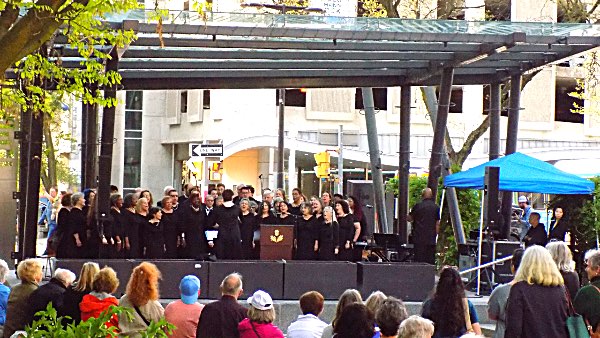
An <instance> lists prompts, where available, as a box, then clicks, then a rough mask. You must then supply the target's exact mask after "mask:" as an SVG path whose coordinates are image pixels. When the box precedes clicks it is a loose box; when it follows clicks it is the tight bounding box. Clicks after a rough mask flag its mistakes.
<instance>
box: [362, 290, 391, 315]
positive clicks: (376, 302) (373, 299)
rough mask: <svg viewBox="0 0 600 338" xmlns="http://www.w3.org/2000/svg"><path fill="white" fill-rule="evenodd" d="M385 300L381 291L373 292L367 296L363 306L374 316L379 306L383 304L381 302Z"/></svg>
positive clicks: (385, 297)
mask: <svg viewBox="0 0 600 338" xmlns="http://www.w3.org/2000/svg"><path fill="white" fill-rule="evenodd" d="M386 299H387V296H386V295H385V293H383V292H381V291H373V292H372V293H371V294H370V295H369V297H367V300H366V301H365V305H366V306H367V309H369V311H371V312H372V313H373V314H376V313H377V310H379V307H380V306H381V304H383V301H384V300H386Z"/></svg>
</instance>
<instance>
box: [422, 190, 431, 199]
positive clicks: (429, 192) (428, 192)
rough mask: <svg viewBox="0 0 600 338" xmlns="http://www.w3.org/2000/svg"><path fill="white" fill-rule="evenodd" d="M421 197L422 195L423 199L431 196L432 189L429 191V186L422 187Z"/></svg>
mask: <svg viewBox="0 0 600 338" xmlns="http://www.w3.org/2000/svg"><path fill="white" fill-rule="evenodd" d="M421 197H423V199H427V198H433V191H431V188H425V189H423V193H422V194H421Z"/></svg>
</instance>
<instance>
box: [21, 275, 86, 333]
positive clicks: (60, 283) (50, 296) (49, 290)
mask: <svg viewBox="0 0 600 338" xmlns="http://www.w3.org/2000/svg"><path fill="white" fill-rule="evenodd" d="M74 280H75V274H74V273H73V272H71V271H69V270H66V269H60V268H59V269H56V271H55V272H54V277H52V278H51V279H50V281H49V282H48V283H46V284H44V285H42V286H40V287H39V288H37V289H36V290H34V291H33V292H32V293H31V296H29V302H28V314H27V315H28V318H27V319H28V323H30V324H31V323H32V322H33V321H34V320H37V319H38V318H37V316H35V314H36V313H37V312H38V311H45V310H46V307H47V306H48V304H52V307H53V308H54V309H60V308H62V306H63V300H64V294H65V290H67V288H68V287H69V286H71V284H72V283H73V281H74Z"/></svg>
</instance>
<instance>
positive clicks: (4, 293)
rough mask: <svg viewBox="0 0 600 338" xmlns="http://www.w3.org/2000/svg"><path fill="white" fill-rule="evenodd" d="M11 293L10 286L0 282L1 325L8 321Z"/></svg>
mask: <svg viewBox="0 0 600 338" xmlns="http://www.w3.org/2000/svg"><path fill="white" fill-rule="evenodd" d="M9 293H10V288H9V287H8V286H6V285H4V284H0V325H4V322H6V307H7V304H8V294H9Z"/></svg>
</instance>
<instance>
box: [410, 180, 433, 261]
mask: <svg viewBox="0 0 600 338" xmlns="http://www.w3.org/2000/svg"><path fill="white" fill-rule="evenodd" d="M421 197H422V200H421V202H419V203H417V204H415V206H414V207H413V208H412V210H411V211H410V213H409V214H408V221H409V222H412V238H413V244H414V246H415V259H414V260H415V261H416V262H424V263H429V264H435V241H436V236H437V234H438V233H439V232H440V208H439V207H438V206H437V205H436V204H435V200H434V199H433V192H432V191H431V189H430V188H425V189H423V193H422V194H421Z"/></svg>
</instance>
